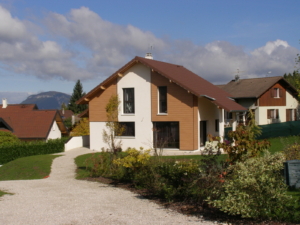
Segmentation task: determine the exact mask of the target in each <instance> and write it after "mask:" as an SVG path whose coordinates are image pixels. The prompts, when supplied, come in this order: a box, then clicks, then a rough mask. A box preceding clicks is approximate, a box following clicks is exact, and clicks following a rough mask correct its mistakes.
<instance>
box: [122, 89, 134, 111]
mask: <svg viewBox="0 0 300 225" xmlns="http://www.w3.org/2000/svg"><path fill="white" fill-rule="evenodd" d="M123 108H124V110H123V112H124V113H134V88H123Z"/></svg>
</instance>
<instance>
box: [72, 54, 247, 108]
mask: <svg viewBox="0 0 300 225" xmlns="http://www.w3.org/2000/svg"><path fill="white" fill-rule="evenodd" d="M137 63H142V64H144V65H145V66H147V67H149V68H151V69H152V70H154V71H156V72H157V73H159V74H160V75H162V76H164V77H166V78H167V79H169V80H170V81H171V82H173V83H176V84H177V85H178V86H180V87H182V88H184V89H186V90H187V91H189V92H190V93H192V94H194V95H196V96H197V97H205V98H207V99H209V100H211V101H212V102H213V103H214V104H216V105H217V106H220V107H221V108H224V109H225V110H227V111H245V110H246V109H245V108H244V107H242V106H241V105H239V104H237V103H236V102H235V101H233V100H232V99H230V98H229V96H230V94H229V93H227V92H226V91H224V90H222V89H220V88H219V87H216V86H215V85H213V84H212V83H210V82H209V81H207V80H205V79H203V78H202V77H200V76H198V75H197V74H195V73H193V72H191V71H190V70H188V69H186V68H185V67H183V66H180V65H175V64H171V63H166V62H161V61H156V60H153V59H146V58H142V57H138V56H136V57H135V58H134V59H132V60H131V61H130V62H128V63H127V64H126V65H125V66H123V67H122V68H120V69H119V70H118V71H116V72H115V73H114V74H112V75H111V76H110V77H108V78H107V79H106V80H104V81H103V82H102V83H101V84H99V85H98V86H97V87H95V88H94V89H93V90H91V91H90V92H89V93H87V94H86V95H85V96H84V97H82V98H81V99H79V100H78V101H77V102H76V103H77V104H86V103H87V102H88V101H89V99H91V98H92V97H94V96H95V95H96V94H98V93H99V91H103V89H105V86H106V85H108V84H110V83H111V82H112V81H113V80H114V79H116V78H117V77H118V76H122V73H124V72H125V71H126V70H128V69H129V68H130V67H132V66H133V65H135V64H137Z"/></svg>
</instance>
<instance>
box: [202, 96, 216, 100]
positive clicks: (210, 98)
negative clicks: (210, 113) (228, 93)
mask: <svg viewBox="0 0 300 225" xmlns="http://www.w3.org/2000/svg"><path fill="white" fill-rule="evenodd" d="M200 97H205V98H208V99H209V100H211V101H215V100H216V99H215V98H212V97H209V96H207V95H200Z"/></svg>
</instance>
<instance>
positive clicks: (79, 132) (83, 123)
mask: <svg viewBox="0 0 300 225" xmlns="http://www.w3.org/2000/svg"><path fill="white" fill-rule="evenodd" d="M84 135H90V126H89V119H88V118H82V119H81V120H80V121H79V123H77V124H76V125H75V127H74V128H73V130H72V132H71V136H84Z"/></svg>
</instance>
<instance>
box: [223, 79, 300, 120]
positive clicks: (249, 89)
mask: <svg viewBox="0 0 300 225" xmlns="http://www.w3.org/2000/svg"><path fill="white" fill-rule="evenodd" d="M218 86H219V87H220V88H221V89H223V90H224V91H226V92H228V93H230V94H231V96H232V98H234V99H235V100H236V102H237V103H239V104H240V105H242V106H244V107H245V108H247V109H251V110H252V111H253V112H254V114H255V120H256V122H257V124H259V125H264V124H271V123H279V122H286V121H294V120H297V118H298V115H297V108H298V101H297V95H298V92H297V90H296V89H295V88H294V87H293V86H292V85H291V84H289V83H288V82H287V80H285V79H284V78H283V77H279V76H278V77H263V78H252V79H239V77H238V76H236V78H235V79H234V80H232V81H230V82H229V83H228V84H225V85H218ZM227 115H230V114H228V113H227ZM227 119H228V120H230V119H231V118H230V117H227ZM245 120H246V118H245V114H240V121H245Z"/></svg>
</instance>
